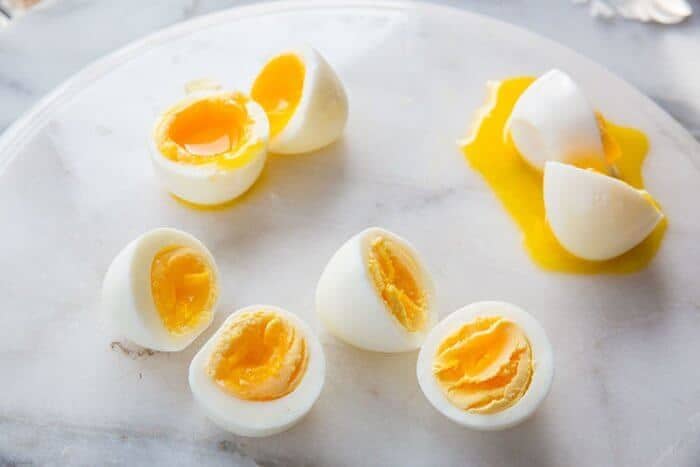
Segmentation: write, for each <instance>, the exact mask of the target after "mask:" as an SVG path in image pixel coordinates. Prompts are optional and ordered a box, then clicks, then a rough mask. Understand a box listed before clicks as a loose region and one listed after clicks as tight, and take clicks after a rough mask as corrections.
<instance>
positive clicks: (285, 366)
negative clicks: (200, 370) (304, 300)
mask: <svg viewBox="0 0 700 467" xmlns="http://www.w3.org/2000/svg"><path fill="white" fill-rule="evenodd" d="M308 359H309V358H308V354H307V348H306V339H305V338H304V336H303V335H302V334H301V333H300V332H299V331H298V330H297V328H296V327H295V326H294V325H293V324H292V323H290V322H289V321H288V320H287V319H285V318H284V317H283V316H280V315H279V313H275V312H274V311H267V310H259V311H254V312H247V313H242V314H241V315H239V316H237V317H236V318H235V319H233V320H232V321H231V322H230V323H229V324H228V325H227V328H226V329H225V330H224V332H223V334H222V335H221V337H220V338H219V340H218V342H217V344H216V347H215V348H214V350H213V352H212V354H211V357H210V358H209V362H208V363H207V374H208V375H209V377H211V378H212V379H213V380H214V381H215V383H216V384H217V385H218V386H219V387H220V388H221V389H223V390H224V391H226V392H228V393H229V394H232V395H233V396H235V397H237V398H239V399H244V400H251V401H269V400H274V399H278V398H280V397H282V396H284V395H286V394H289V393H290V392H292V391H293V390H294V389H295V388H296V387H297V386H298V385H299V382H300V381H301V380H302V378H303V377H304V373H305V372H306V366H307V362H308Z"/></svg>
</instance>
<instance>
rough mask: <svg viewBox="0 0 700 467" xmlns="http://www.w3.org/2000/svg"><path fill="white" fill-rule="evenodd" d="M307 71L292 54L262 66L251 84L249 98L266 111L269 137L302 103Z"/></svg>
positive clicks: (274, 133) (282, 126)
mask: <svg viewBox="0 0 700 467" xmlns="http://www.w3.org/2000/svg"><path fill="white" fill-rule="evenodd" d="M305 74H306V68H305V67H304V62H302V61H301V59H300V58H299V57H298V56H297V55H295V54H291V53H288V54H282V55H278V56H276V57H275V58H273V59H272V60H270V61H269V62H267V64H266V65H265V67H264V68H263V69H262V71H261V72H260V74H259V75H258V77H257V78H256V79H255V83H253V89H252V91H251V96H252V97H253V100H255V101H256V102H257V103H258V104H260V105H261V106H262V108H263V109H265V112H266V113H267V118H268V119H269V120H270V136H271V137H274V136H276V135H278V134H279V133H280V132H281V131H282V130H283V129H284V127H286V126H287V123H289V120H290V119H291V118H292V115H294V111H295V110H296V108H297V106H298V105H299V101H300V100H301V93H302V89H303V87H304V75H305Z"/></svg>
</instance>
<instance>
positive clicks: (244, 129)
mask: <svg viewBox="0 0 700 467" xmlns="http://www.w3.org/2000/svg"><path fill="white" fill-rule="evenodd" d="M268 135H269V125H268V121H267V115H266V114H265V111H264V110H263V109H262V107H260V106H259V105H258V104H257V103H255V102H254V101H253V100H251V99H250V98H248V97H246V96H244V95H243V94H241V93H237V92H221V91H203V92H195V93H192V94H191V95H189V96H188V97H186V98H185V99H183V100H182V101H180V102H178V103H176V104H175V105H173V106H172V107H170V108H169V109H168V110H166V111H165V112H163V114H161V115H160V116H159V118H158V120H157V121H156V124H155V128H154V130H153V148H152V149H153V150H152V151H151V156H152V157H151V159H152V161H153V167H154V169H155V172H156V175H157V176H158V178H159V179H160V180H161V182H162V183H163V185H164V186H165V188H166V189H167V190H168V191H169V192H170V193H172V194H173V195H175V196H177V197H178V198H181V199H183V200H185V201H188V202H190V203H194V204H200V205H217V204H223V203H226V202H227V201H230V200H232V199H234V198H236V197H237V196H240V195H241V194H243V193H244V192H245V191H246V190H248V188H250V187H251V186H252V185H253V183H255V181H256V180H257V179H258V177H259V176H260V173H261V172H262V169H263V167H264V166H265V160H266V158H267V142H268Z"/></svg>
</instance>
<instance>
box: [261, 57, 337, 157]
mask: <svg viewBox="0 0 700 467" xmlns="http://www.w3.org/2000/svg"><path fill="white" fill-rule="evenodd" d="M250 94H251V96H252V98H253V99H254V100H255V101H257V102H258V104H260V105H261V106H262V107H263V109H265V112H267V116H268V119H269V121H270V151H271V152H273V153H277V154H299V153H305V152H311V151H315V150H317V149H320V148H322V147H324V146H326V145H328V144H330V143H332V142H333V141H335V140H337V139H338V138H339V137H340V135H341V134H342V132H343V129H344V128H345V123H346V122H347V119H348V98H347V96H346V94H345V89H344V88H343V84H342V82H341V81H340V79H339V78H338V76H337V75H336V73H335V71H333V68H331V66H330V65H329V64H328V62H326V60H325V59H324V58H323V57H322V56H321V54H319V53H318V52H317V51H316V50H314V49H313V48H311V47H301V48H296V49H290V50H287V51H284V52H281V53H279V54H277V55H275V56H274V57H272V58H270V59H269V60H268V61H267V63H266V64H265V65H264V66H263V67H262V69H261V70H260V72H259V73H258V75H257V77H256V78H255V82H254V83H253V86H252V89H251V92H250Z"/></svg>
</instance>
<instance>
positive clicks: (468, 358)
mask: <svg viewBox="0 0 700 467" xmlns="http://www.w3.org/2000/svg"><path fill="white" fill-rule="evenodd" d="M533 373H534V368H533V357H532V349H531V347H530V342H529V341H528V339H527V336H525V333H524V332H523V331H522V329H521V328H520V327H519V326H518V325H517V324H515V323H513V322H511V321H508V320H506V319H504V318H501V317H498V316H490V317H481V318H477V319H476V320H475V321H473V322H471V323H468V324H465V325H463V326H462V327H461V328H460V329H458V330H457V331H456V332H454V333H453V334H451V335H450V336H448V337H447V338H445V339H444V340H443V341H442V342H441V343H440V346H439V347H438V350H437V352H436V354H435V358H434V361H433V374H434V376H435V378H436V380H437V382H438V385H439V386H440V388H441V389H442V391H443V393H444V394H445V395H446V396H447V398H448V400H449V401H450V402H451V403H452V404H453V405H455V406H456V407H459V408H461V409H463V410H466V411H469V412H474V413H495V412H499V411H501V410H504V409H506V408H508V407H510V406H512V405H513V404H515V403H516V402H517V401H518V400H520V398H522V397H523V395H524V394H525V392H526V391H527V390H528V388H529V387H530V382H531V381H532V375H533Z"/></svg>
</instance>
